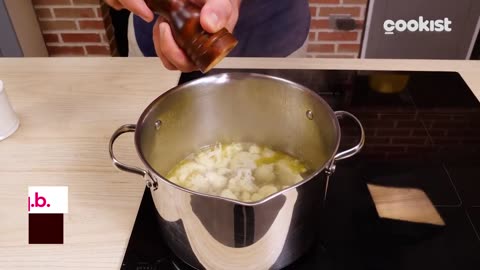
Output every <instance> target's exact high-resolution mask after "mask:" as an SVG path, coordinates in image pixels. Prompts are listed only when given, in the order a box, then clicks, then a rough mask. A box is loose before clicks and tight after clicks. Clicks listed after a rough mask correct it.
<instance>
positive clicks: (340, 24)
mask: <svg viewBox="0 0 480 270" xmlns="http://www.w3.org/2000/svg"><path fill="white" fill-rule="evenodd" d="M329 25H330V28H331V29H336V30H342V31H350V30H354V29H355V28H356V27H357V23H356V22H355V20H354V19H353V18H352V16H351V15H349V14H345V15H343V14H335V15H330V17H329Z"/></svg>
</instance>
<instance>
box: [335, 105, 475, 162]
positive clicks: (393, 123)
mask: <svg viewBox="0 0 480 270" xmlns="http://www.w3.org/2000/svg"><path fill="white" fill-rule="evenodd" d="M348 111H350V112H352V113H353V114H355V115H356V116H357V117H359V118H360V119H361V121H362V124H363V126H364V129H365V133H366V135H367V139H368V143H367V144H365V147H364V149H362V152H361V154H360V155H359V156H358V157H357V158H359V159H362V158H369V159H374V160H410V161H412V160H418V161H422V162H428V161H430V160H431V159H434V157H437V158H438V157H441V158H442V159H443V160H446V161H448V160H451V159H452V158H453V159H455V158H458V157H459V156H462V157H465V158H470V159H475V160H478V158H479V157H478V153H480V110H478V109H463V108H450V109H445V108H444V109H441V110H437V109H435V108H432V109H422V110H417V109H414V108H412V109H402V110H391V109H388V108H385V109H381V108H376V109H375V110H372V109H370V108H348ZM342 133H343V134H342V144H347V145H353V144H354V143H355V142H356V141H358V131H357V130H356V129H355V128H353V125H352V127H348V128H345V129H344V128H342Z"/></svg>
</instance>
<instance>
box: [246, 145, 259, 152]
mask: <svg viewBox="0 0 480 270" xmlns="http://www.w3.org/2000/svg"><path fill="white" fill-rule="evenodd" d="M248 152H250V153H252V154H260V152H262V149H261V148H260V147H259V146H258V145H256V144H253V145H252V146H250V147H249V148H248Z"/></svg>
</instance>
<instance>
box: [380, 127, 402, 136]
mask: <svg viewBox="0 0 480 270" xmlns="http://www.w3.org/2000/svg"><path fill="white" fill-rule="evenodd" d="M409 135H410V130H409V129H398V128H395V129H393V128H392V129H379V130H377V136H387V137H393V136H395V137H403V136H409Z"/></svg>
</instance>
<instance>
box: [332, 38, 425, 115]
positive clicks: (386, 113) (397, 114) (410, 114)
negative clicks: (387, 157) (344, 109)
mask: <svg viewBox="0 0 480 270" xmlns="http://www.w3.org/2000/svg"><path fill="white" fill-rule="evenodd" d="M340 45H350V44H340ZM353 45H358V44H353ZM379 117H380V119H390V120H415V119H416V118H417V116H416V115H415V114H412V113H395V114H393V113H380V114H379Z"/></svg>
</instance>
